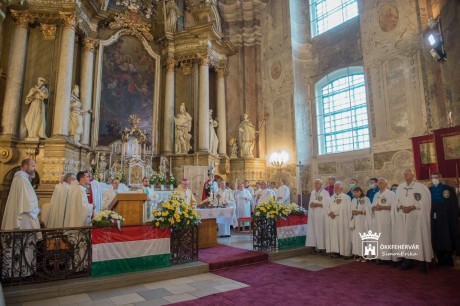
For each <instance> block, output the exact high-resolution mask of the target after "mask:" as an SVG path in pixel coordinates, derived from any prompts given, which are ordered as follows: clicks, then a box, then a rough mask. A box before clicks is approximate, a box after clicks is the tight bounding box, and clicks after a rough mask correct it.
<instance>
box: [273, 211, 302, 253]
mask: <svg viewBox="0 0 460 306" xmlns="http://www.w3.org/2000/svg"><path fill="white" fill-rule="evenodd" d="M276 231H277V234H278V249H280V250H282V249H290V248H301V247H304V246H305V242H306V240H307V215H290V216H288V217H286V218H283V219H279V220H278V221H276Z"/></svg>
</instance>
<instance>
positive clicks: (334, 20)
mask: <svg viewBox="0 0 460 306" xmlns="http://www.w3.org/2000/svg"><path fill="white" fill-rule="evenodd" d="M358 14H359V13H358V1H357V0H310V17H311V36H312V37H315V36H318V35H320V34H321V33H324V32H326V31H328V30H330V29H332V28H334V27H336V26H338V25H339V24H342V23H344V22H345V21H347V20H350V19H352V18H353V17H356V16H358Z"/></svg>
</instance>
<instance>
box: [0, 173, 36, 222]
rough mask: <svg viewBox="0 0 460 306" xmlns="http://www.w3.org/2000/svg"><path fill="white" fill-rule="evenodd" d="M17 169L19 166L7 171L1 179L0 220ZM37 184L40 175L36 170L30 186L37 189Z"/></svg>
mask: <svg viewBox="0 0 460 306" xmlns="http://www.w3.org/2000/svg"><path fill="white" fill-rule="evenodd" d="M19 170H21V167H20V166H17V167H14V168H13V169H11V170H10V171H8V172H7V173H6V175H5V177H4V179H3V184H1V185H0V222H2V221H3V213H4V212H5V207H6V200H7V199H8V195H9V193H10V187H11V183H12V182H13V178H14V175H15V174H16V172H18V171H19ZM39 185H40V175H39V174H38V172H35V177H34V178H33V179H32V186H34V189H37V188H38V186H39Z"/></svg>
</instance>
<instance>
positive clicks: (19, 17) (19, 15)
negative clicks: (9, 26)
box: [11, 10, 35, 28]
mask: <svg viewBox="0 0 460 306" xmlns="http://www.w3.org/2000/svg"><path fill="white" fill-rule="evenodd" d="M11 15H12V16H13V19H14V21H15V23H16V25H17V26H19V27H23V28H28V27H29V23H31V22H33V21H34V19H35V18H34V17H33V16H32V15H31V14H29V12H22V11H16V10H11Z"/></svg>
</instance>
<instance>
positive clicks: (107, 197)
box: [102, 178, 120, 210]
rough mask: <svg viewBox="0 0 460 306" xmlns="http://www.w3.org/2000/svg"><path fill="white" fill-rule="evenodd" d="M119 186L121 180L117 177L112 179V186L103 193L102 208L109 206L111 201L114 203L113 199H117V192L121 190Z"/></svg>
mask: <svg viewBox="0 0 460 306" xmlns="http://www.w3.org/2000/svg"><path fill="white" fill-rule="evenodd" d="M119 186H120V180H118V178H115V179H113V180H112V188H111V189H109V190H106V191H104V193H103V195H102V210H105V209H108V208H109V206H110V203H112V201H113V199H115V197H116V196H117V194H118V193H119V192H120V190H119Z"/></svg>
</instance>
